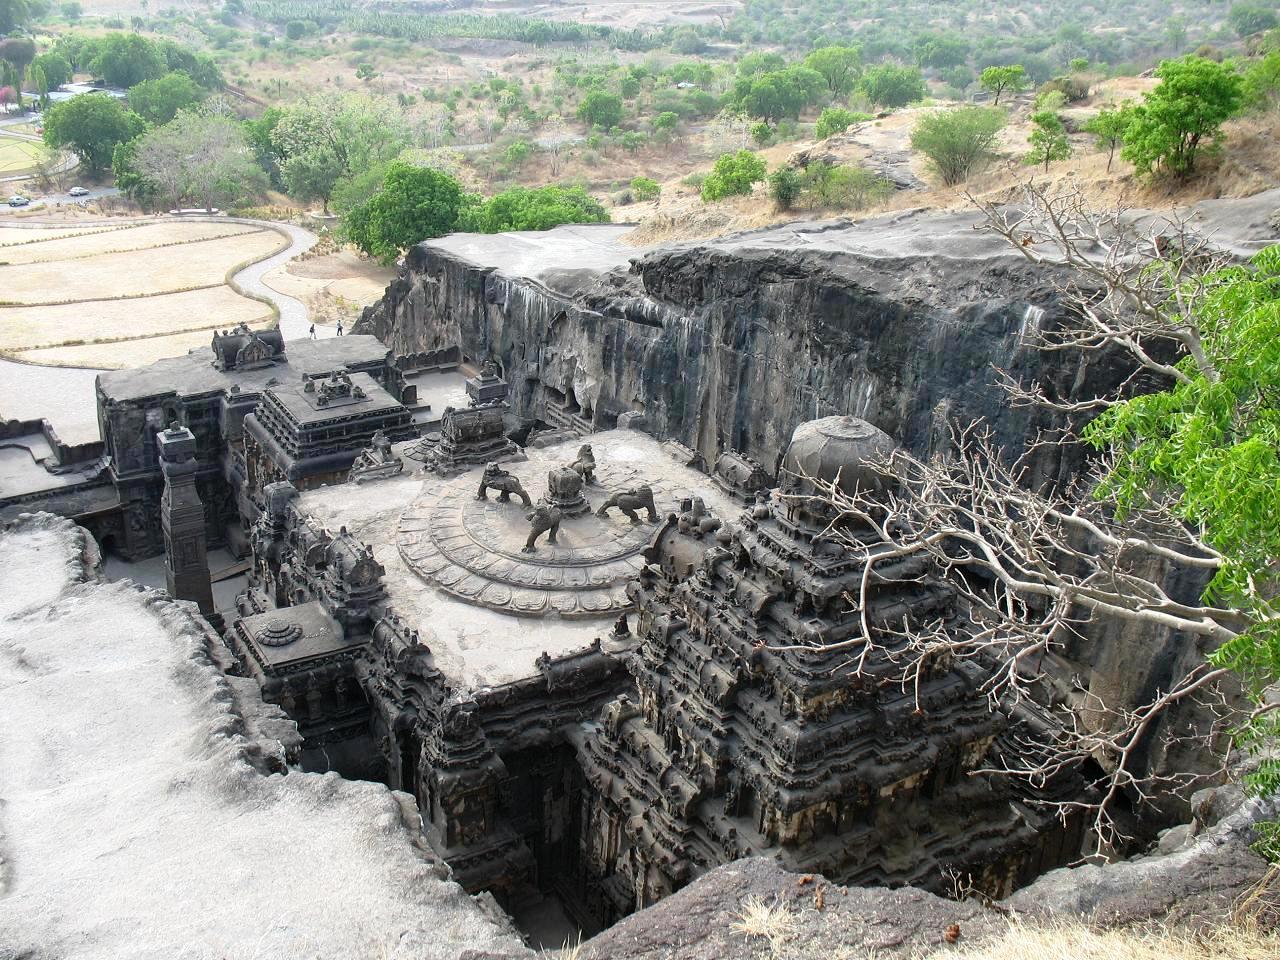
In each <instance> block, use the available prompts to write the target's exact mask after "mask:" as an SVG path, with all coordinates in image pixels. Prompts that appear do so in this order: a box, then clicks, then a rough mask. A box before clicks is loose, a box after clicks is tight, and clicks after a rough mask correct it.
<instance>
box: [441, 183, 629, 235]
mask: <svg viewBox="0 0 1280 960" xmlns="http://www.w3.org/2000/svg"><path fill="white" fill-rule="evenodd" d="M608 222H609V213H608V211H606V210H605V209H604V207H602V206H601V205H600V203H599V201H597V200H595V199H594V198H592V197H590V196H588V195H587V192H586V191H585V190H583V189H582V188H581V187H537V188H528V187H513V188H512V189H510V190H504V191H502V192H501V193H499V194H497V195H495V196H493V197H491V198H490V199H488V200H486V201H484V202H483V203H479V204H475V205H473V206H471V207H469V208H467V209H466V210H464V211H463V213H462V216H461V217H460V218H459V222H458V229H460V230H470V231H473V232H475V233H504V232H506V231H508V230H549V229H551V228H552V227H556V226H559V225H560V224H562V223H608Z"/></svg>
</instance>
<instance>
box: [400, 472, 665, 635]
mask: <svg viewBox="0 0 1280 960" xmlns="http://www.w3.org/2000/svg"><path fill="white" fill-rule="evenodd" d="M521 479H522V480H523V479H524V478H523V477H522V478H521ZM602 479H603V478H602ZM646 482H648V481H646V480H644V479H642V478H640V477H639V476H637V475H636V474H634V473H630V474H628V473H627V472H625V471H621V472H619V471H611V475H610V477H609V479H608V481H607V482H599V483H594V484H591V485H589V486H587V487H585V488H584V490H583V493H585V494H586V495H587V498H588V500H589V501H590V502H591V504H592V506H593V507H596V506H599V505H600V504H602V503H604V502H605V500H607V499H608V498H609V497H611V496H613V494H614V493H616V492H618V491H619V490H626V489H628V488H629V487H635V486H639V485H640V484H642V483H646ZM476 485H477V480H476V477H475V476H473V475H472V474H470V473H468V474H464V475H463V476H461V477H458V478H457V479H455V480H453V481H452V482H449V483H446V484H444V485H442V486H439V487H436V488H434V490H432V492H431V493H429V494H426V495H424V496H422V497H420V498H419V499H417V500H415V501H414V502H413V503H411V504H410V505H409V506H408V508H406V510H405V511H404V513H403V514H401V516H400V527H399V530H398V532H397V536H396V541H397V545H398V547H399V550H400V555H401V556H402V557H403V558H404V560H405V562H406V563H407V564H408V565H409V566H410V567H411V568H412V569H413V570H414V572H415V573H417V574H418V575H419V576H421V577H422V578H423V579H425V580H427V581H429V582H430V583H432V584H434V585H435V586H437V587H439V588H440V589H442V590H444V591H446V592H447V593H450V594H452V595H453V596H455V597H457V598H458V599H460V600H464V601H466V602H467V603H474V604H477V605H479V606H484V607H489V608H491V609H494V610H501V611H504V612H506V613H512V614H516V615H517V616H530V617H540V616H546V615H549V614H558V615H559V616H562V617H604V616H609V615H614V616H616V615H617V614H618V613H619V612H621V611H623V610H626V609H627V608H629V607H630V605H631V601H630V600H629V599H628V598H627V595H626V585H627V582H628V581H629V580H630V579H631V578H632V577H634V576H635V575H636V573H638V572H639V571H640V569H641V568H642V567H643V566H644V560H643V558H642V557H641V555H640V554H641V551H642V550H643V549H644V548H645V546H646V545H647V544H648V542H649V539H650V538H651V537H652V536H653V534H654V532H655V530H656V529H657V525H656V524H652V523H649V522H647V521H645V520H644V513H643V511H642V512H641V514H640V516H641V522H640V523H638V524H633V523H631V522H630V521H629V520H627V518H626V517H625V516H623V514H622V513H621V512H620V511H619V510H617V509H613V510H610V511H609V515H608V516H607V517H598V516H596V514H595V512H594V509H593V510H591V511H588V512H586V513H583V514H581V515H578V516H566V517H565V518H564V519H563V520H562V521H561V523H560V532H559V535H558V536H557V537H556V540H557V542H556V543H555V544H551V543H548V542H547V537H546V534H543V535H542V536H540V537H539V538H538V542H537V551H536V552H535V553H523V552H522V551H521V548H522V547H523V546H524V545H525V541H526V540H527V539H528V536H529V530H530V526H529V521H528V520H526V519H525V515H526V514H527V513H528V510H529V508H527V507H525V505H524V504H523V503H521V502H520V501H519V500H518V499H517V498H514V497H513V498H512V499H511V500H510V501H509V502H507V503H502V502H500V501H499V500H498V499H497V497H496V496H495V495H494V494H493V493H490V494H489V499H488V500H477V499H476ZM535 486H536V484H535ZM650 486H651V487H652V488H653V492H654V500H655V501H656V502H657V504H658V509H659V512H660V513H663V512H670V511H671V510H672V509H673V508H674V506H675V503H674V501H673V499H672V496H671V495H670V494H668V493H666V491H665V490H664V489H663V485H662V484H661V483H658V484H654V483H650ZM530 495H531V496H534V497H535V499H536V496H537V495H536V493H535V492H534V491H530Z"/></svg>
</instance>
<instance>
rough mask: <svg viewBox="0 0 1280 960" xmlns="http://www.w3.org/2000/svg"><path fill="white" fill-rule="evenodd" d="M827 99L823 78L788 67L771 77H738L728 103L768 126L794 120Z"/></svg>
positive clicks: (765, 75)
mask: <svg viewBox="0 0 1280 960" xmlns="http://www.w3.org/2000/svg"><path fill="white" fill-rule="evenodd" d="M826 95H827V82H826V80H824V79H823V76H822V74H820V73H818V72H817V71H816V70H811V69H809V68H808V67H788V68H787V69H785V70H775V71H773V72H771V73H759V74H753V75H751V76H745V77H741V76H740V77H739V78H738V79H737V81H736V82H735V83H734V85H733V92H732V93H731V94H730V99H731V100H732V102H733V103H734V105H735V106H737V107H738V108H739V109H740V110H743V111H744V112H746V113H747V114H748V115H749V116H752V117H758V118H759V119H761V120H765V121H768V122H770V123H777V122H778V121H779V120H783V119H786V118H788V117H789V118H791V119H795V118H796V117H798V116H800V111H801V110H803V109H804V108H805V107H807V106H809V105H810V104H813V103H817V102H818V101H819V100H820V99H822V98H825V97H826Z"/></svg>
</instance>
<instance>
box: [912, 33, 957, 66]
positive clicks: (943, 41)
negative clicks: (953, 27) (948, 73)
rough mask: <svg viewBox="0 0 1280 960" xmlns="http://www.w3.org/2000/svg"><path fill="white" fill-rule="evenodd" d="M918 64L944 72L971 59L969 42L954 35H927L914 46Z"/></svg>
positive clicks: (919, 38)
mask: <svg viewBox="0 0 1280 960" xmlns="http://www.w3.org/2000/svg"><path fill="white" fill-rule="evenodd" d="M912 46H913V50H914V53H915V59H916V63H918V64H920V66H922V67H933V68H934V69H936V70H943V69H946V68H947V67H958V66H959V65H960V64H962V63H964V62H965V61H966V60H968V59H969V42H968V41H967V40H965V39H964V38H963V37H958V36H955V35H954V34H925V35H923V36H921V37H918V38H917V39H916V41H915V43H914V44H913V45H912Z"/></svg>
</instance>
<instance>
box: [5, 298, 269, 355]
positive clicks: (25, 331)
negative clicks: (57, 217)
mask: <svg viewBox="0 0 1280 960" xmlns="http://www.w3.org/2000/svg"><path fill="white" fill-rule="evenodd" d="M269 319H271V310H270V308H269V307H267V306H266V305H265V304H262V303H259V302H258V301H256V300H250V299H248V298H247V297H242V296H240V295H239V294H238V293H236V292H235V291H234V290H232V289H231V288H230V287H226V286H223V287H213V288H211V289H208V290H191V291H188V292H186V293H169V294H164V295H162V296H158V297H145V298H143V299H139V300H101V301H96V302H94V303H68V304H58V305H56V306H45V307H0V352H11V351H15V350H32V349H37V348H41V347H54V346H59V345H63V344H66V343H68V341H77V342H78V343H85V344H88V343H92V342H94V341H97V340H118V339H120V338H122V337H153V336H156V335H157V334H167V333H173V332H175V331H179V330H185V329H195V328H199V329H206V328H212V327H214V326H218V327H223V328H225V327H234V326H235V325H236V324H237V323H248V324H251V325H252V324H257V323H264V322H266V321H267V320H269Z"/></svg>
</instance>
